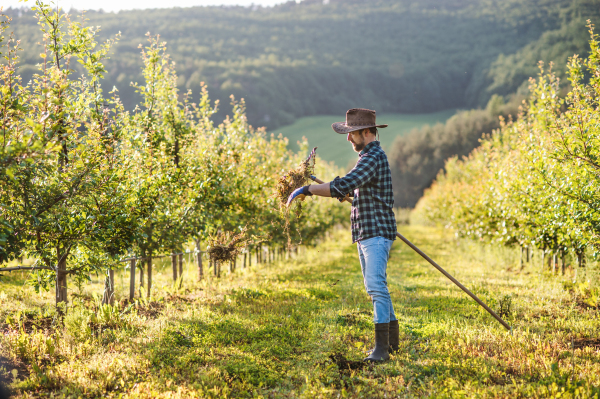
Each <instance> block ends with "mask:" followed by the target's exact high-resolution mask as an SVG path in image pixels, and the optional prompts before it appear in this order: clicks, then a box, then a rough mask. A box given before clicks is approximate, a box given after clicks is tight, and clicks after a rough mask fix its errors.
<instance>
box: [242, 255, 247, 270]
mask: <svg viewBox="0 0 600 399" xmlns="http://www.w3.org/2000/svg"><path fill="white" fill-rule="evenodd" d="M246 255H248V254H247V253H246V251H244V263H242V269H245V268H246V267H247V266H246Z"/></svg>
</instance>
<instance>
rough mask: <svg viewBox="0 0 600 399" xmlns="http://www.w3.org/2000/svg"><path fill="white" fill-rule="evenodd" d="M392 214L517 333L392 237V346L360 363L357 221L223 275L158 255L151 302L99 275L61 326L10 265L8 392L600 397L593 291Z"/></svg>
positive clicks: (5, 284) (2, 308) (362, 313)
mask: <svg viewBox="0 0 600 399" xmlns="http://www.w3.org/2000/svg"><path fill="white" fill-rule="evenodd" d="M401 230H402V232H403V233H404V234H405V235H406V236H407V237H408V238H409V239H411V240H412V241H413V242H415V243H416V244H417V245H419V246H421V247H422V249H423V250H425V252H427V253H429V254H430V255H431V256H432V257H433V258H434V259H436V260H438V262H439V263H440V264H441V265H442V266H443V267H445V268H446V269H447V270H448V271H450V272H451V273H453V274H454V275H455V276H456V277H457V278H458V279H459V280H460V281H462V282H463V283H464V284H465V285H466V286H468V287H469V288H471V289H472V290H473V291H474V292H475V293H476V294H477V295H479V296H480V297H481V298H482V299H483V300H484V301H486V302H487V303H488V304H489V305H490V306H491V307H492V308H494V309H496V310H498V311H501V312H502V314H503V317H504V318H505V319H506V320H507V321H508V322H509V323H510V324H511V325H512V326H513V327H514V331H513V334H512V335H511V334H510V333H508V332H506V331H505V330H504V328H503V327H502V326H501V325H500V324H499V323H497V322H496V321H495V320H494V319H493V318H492V317H491V316H489V315H488V314H486V313H485V312H484V311H483V310H482V309H480V308H479V307H478V306H477V305H476V304H475V303H474V302H473V301H472V300H471V299H470V298H468V297H466V296H465V295H464V294H463V293H462V291H460V290H458V289H457V288H456V287H454V286H453V285H452V284H451V283H450V282H449V281H447V280H446V279H445V278H444V277H443V276H442V275H441V274H440V273H439V272H437V271H436V270H434V269H433V268H432V267H431V266H429V265H428V264H426V263H425V262H424V261H423V260H422V259H420V258H418V256H417V255H416V254H415V253H413V252H412V251H411V250H410V249H408V248H407V247H406V246H404V245H403V244H402V243H401V242H399V241H397V242H396V243H395V244H394V247H393V250H392V254H391V259H390V263H389V268H388V278H389V286H390V291H391V294H392V299H393V301H394V304H395V307H396V312H397V314H398V317H399V320H400V326H401V333H400V339H401V344H400V347H401V349H400V351H399V353H398V354H395V355H392V357H391V360H390V361H388V362H387V363H385V364H380V365H375V366H368V365H364V364H362V363H360V362H359V361H360V360H361V359H362V358H363V357H364V356H365V351H366V350H367V349H369V348H370V346H371V344H372V336H373V333H372V330H373V324H372V321H371V317H372V316H371V315H372V308H371V304H370V300H369V298H367V296H366V294H365V292H364V288H363V285H362V278H361V275H360V267H359V264H358V260H357V255H356V248H355V246H353V245H351V244H350V243H349V235H350V234H349V232H348V231H336V232H334V233H333V234H332V235H331V237H330V238H329V239H328V240H327V241H325V242H323V243H322V244H321V245H320V246H318V247H317V248H314V249H309V250H306V251H303V252H302V253H301V254H300V255H299V256H298V257H297V258H295V259H292V260H288V261H282V262H277V263H272V264H269V265H259V266H256V265H253V267H252V268H251V269H246V270H239V271H237V272H235V273H234V274H227V273H226V274H225V275H224V276H223V277H221V279H220V280H216V279H214V278H209V279H207V280H205V281H204V282H202V283H195V282H192V281H190V277H191V276H193V275H194V274H195V273H194V270H193V268H192V267H191V266H189V270H188V271H187V273H188V274H187V275H186V281H185V282H184V286H183V288H182V289H176V287H174V286H173V285H172V284H171V283H170V282H169V269H168V267H167V266H166V265H165V266H160V265H159V266H157V268H158V272H157V273H156V275H155V286H156V287H157V290H156V292H155V293H154V297H153V300H152V301H151V302H150V303H147V302H145V301H140V302H139V303H137V304H136V305H135V306H127V307H124V306H125V305H123V307H115V308H108V307H106V306H105V307H104V308H99V307H98V306H97V305H95V304H94V300H93V298H91V296H90V294H91V293H92V292H95V293H99V292H100V290H101V285H100V284H98V281H97V280H94V284H92V285H88V286H86V287H85V289H84V292H83V293H82V295H78V296H75V295H73V294H77V293H78V291H77V289H73V290H72V291H71V292H70V294H71V295H70V299H71V300H72V304H73V307H72V308H71V309H70V310H69V314H68V315H67V317H66V318H65V327H64V329H62V328H58V329H55V326H54V324H53V322H54V323H55V322H56V321H55V319H54V311H53V306H52V300H51V298H52V294H51V293H46V294H42V295H38V294H35V293H34V292H33V290H32V289H31V288H29V287H28V286H24V285H23V280H22V278H21V276H20V275H18V274H15V275H12V276H4V277H2V283H0V313H1V315H0V316H1V318H0V320H1V321H2V323H1V324H0V327H1V330H2V331H3V333H2V335H0V337H1V338H0V355H1V356H2V358H3V359H4V362H5V364H4V366H3V368H0V376H1V377H3V378H5V379H6V380H8V381H9V382H10V387H11V388H12V389H13V390H15V392H16V393H17V395H16V396H17V397H44V396H49V395H54V396H53V397H69V398H77V397H125V398H157V397H158V398H192V397H209V398H228V397H247V398H249V397H262V398H295V397H297V398H339V397H344V398H348V397H350V398H359V397H360V398H392V397H407V398H413V397H440V398H465V397H469V398H471V397H473V398H475V397H483V398H515V397H522V398H530V397H539V398H548V397H561V398H568V397H580V398H588V397H598V395H599V392H600V388H599V387H600V340H599V339H598V336H599V335H598V334H599V332H600V324H599V323H598V316H599V315H600V313H599V310H598V303H597V302H594V300H596V301H597V298H596V299H594V295H597V291H594V290H590V289H589V287H586V286H585V285H581V286H579V285H575V286H572V284H570V283H569V282H570V281H571V279H572V276H571V275H568V276H566V277H564V278H563V277H556V276H551V275H549V274H541V273H540V267H539V264H538V263H537V262H539V259H537V260H536V259H535V258H534V260H533V262H532V263H531V264H526V265H525V267H524V268H523V269H521V268H520V267H519V264H518V259H517V251H516V250H511V249H493V248H488V247H483V246H481V245H477V244H474V243H472V242H469V241H457V240H455V239H454V238H453V235H452V234H451V233H450V232H448V231H445V230H439V229H435V228H429V227H419V226H402V228H401ZM161 267H162V269H161ZM581 277H582V276H581V274H580V278H581ZM116 280H117V284H120V283H119V281H120V276H118V277H117V279H116ZM565 287H567V288H568V289H565ZM71 288H73V287H72V286H71ZM117 288H119V287H117ZM121 288H123V287H122V286H121ZM118 292H119V293H122V291H118ZM594 292H595V293H596V294H594ZM5 320H6V321H5ZM36 326H37V327H36ZM572 343H573V344H574V345H573V347H574V348H573V347H572Z"/></svg>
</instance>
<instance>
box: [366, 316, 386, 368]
mask: <svg viewBox="0 0 600 399" xmlns="http://www.w3.org/2000/svg"><path fill="white" fill-rule="evenodd" d="M389 328H390V324H389V323H378V324H375V349H373V351H372V352H371V353H370V354H369V356H367V357H366V358H365V359H364V361H365V362H384V361H386V360H388V359H389V358H390V354H389V347H390V331H389Z"/></svg>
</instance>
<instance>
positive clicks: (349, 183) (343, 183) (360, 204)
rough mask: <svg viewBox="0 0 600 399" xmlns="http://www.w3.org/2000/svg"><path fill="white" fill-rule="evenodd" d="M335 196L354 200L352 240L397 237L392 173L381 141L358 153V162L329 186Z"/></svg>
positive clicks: (392, 238) (351, 219)
mask: <svg viewBox="0 0 600 399" xmlns="http://www.w3.org/2000/svg"><path fill="white" fill-rule="evenodd" d="M329 188H330V190H331V196H332V197H335V198H337V199H339V200H342V199H343V198H344V197H345V196H346V194H350V195H351V196H352V195H353V196H354V199H353V200H352V214H351V216H350V222H351V225H352V243H355V242H357V241H360V240H365V239H367V238H372V237H384V238H387V239H390V240H395V239H396V217H395V215H394V210H393V207H394V192H393V191H392V173H391V171H390V165H389V163H388V160H387V156H386V155H385V152H383V150H382V149H381V146H380V145H379V141H372V142H370V143H369V144H367V146H366V147H365V148H364V149H363V150H362V151H361V152H360V153H359V154H358V162H357V163H356V165H355V166H354V168H353V169H352V170H351V171H350V172H349V173H348V174H347V175H346V176H344V177H339V176H338V177H336V178H335V179H333V181H332V182H331V184H330V186H329Z"/></svg>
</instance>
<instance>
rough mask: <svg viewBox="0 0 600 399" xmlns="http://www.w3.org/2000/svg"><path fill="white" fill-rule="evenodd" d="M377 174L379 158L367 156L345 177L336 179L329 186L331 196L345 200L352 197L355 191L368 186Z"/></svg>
mask: <svg viewBox="0 0 600 399" xmlns="http://www.w3.org/2000/svg"><path fill="white" fill-rule="evenodd" d="M376 172H377V158H376V157H374V156H370V154H365V155H364V156H362V157H361V158H360V159H359V160H358V162H357V163H356V165H355V166H354V168H353V169H352V170H351V171H350V172H348V174H347V175H346V176H344V177H339V176H338V177H336V178H335V179H333V181H332V182H331V184H330V185H329V190H330V191H331V196H332V197H334V198H338V199H341V198H344V197H345V196H346V195H348V194H350V195H352V194H353V193H354V190H355V189H357V188H360V187H362V186H364V185H365V184H367V183H368V182H369V181H371V179H373V177H374V176H375V174H376Z"/></svg>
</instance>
